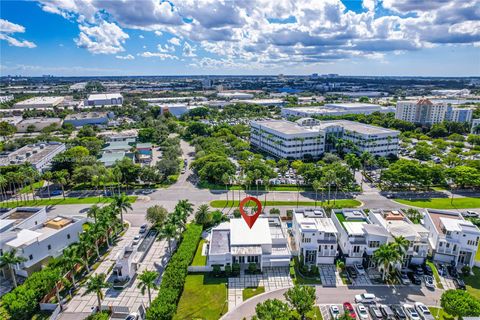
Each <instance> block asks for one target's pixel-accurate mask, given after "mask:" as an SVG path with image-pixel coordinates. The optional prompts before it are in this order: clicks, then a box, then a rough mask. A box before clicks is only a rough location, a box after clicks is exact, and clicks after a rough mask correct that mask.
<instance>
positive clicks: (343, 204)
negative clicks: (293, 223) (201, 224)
mask: <svg viewBox="0 0 480 320" xmlns="http://www.w3.org/2000/svg"><path fill="white" fill-rule="evenodd" d="M259 200H261V199H259ZM260 202H261V203H262V205H265V201H260ZM238 205H239V201H238V200H235V201H232V200H230V201H228V203H227V201H226V200H213V201H211V202H210V206H211V207H212V208H225V207H238ZM296 205H297V201H269V200H267V206H289V207H295V206H296ZM298 205H299V206H302V207H313V206H315V201H298ZM325 205H328V203H327V202H320V201H318V202H317V206H319V207H321V206H325ZM360 205H361V203H360V201H357V200H353V199H347V200H344V199H342V200H336V201H335V204H334V203H333V201H330V206H332V207H333V208H355V207H358V206H360Z"/></svg>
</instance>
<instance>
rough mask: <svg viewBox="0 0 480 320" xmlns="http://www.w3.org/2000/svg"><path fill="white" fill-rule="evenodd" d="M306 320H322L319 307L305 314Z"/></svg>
mask: <svg viewBox="0 0 480 320" xmlns="http://www.w3.org/2000/svg"><path fill="white" fill-rule="evenodd" d="M306 318H307V320H323V317H322V313H321V312H320V308H319V307H313V310H312V311H310V312H308V313H307V317H306Z"/></svg>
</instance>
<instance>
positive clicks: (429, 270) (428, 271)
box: [423, 264, 433, 276]
mask: <svg viewBox="0 0 480 320" xmlns="http://www.w3.org/2000/svg"><path fill="white" fill-rule="evenodd" d="M423 271H425V274H426V275H428V276H433V270H432V268H431V267H430V266H429V265H428V264H426V265H424V266H423Z"/></svg>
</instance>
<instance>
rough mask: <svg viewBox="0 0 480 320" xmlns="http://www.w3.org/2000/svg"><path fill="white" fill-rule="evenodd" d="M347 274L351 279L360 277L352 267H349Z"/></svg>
mask: <svg viewBox="0 0 480 320" xmlns="http://www.w3.org/2000/svg"><path fill="white" fill-rule="evenodd" d="M347 272H348V275H349V276H350V278H352V279H355V278H356V277H357V276H358V273H357V271H356V270H355V268H354V267H351V266H349V267H347Z"/></svg>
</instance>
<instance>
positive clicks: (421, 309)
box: [415, 302, 435, 320]
mask: <svg viewBox="0 0 480 320" xmlns="http://www.w3.org/2000/svg"><path fill="white" fill-rule="evenodd" d="M415 309H416V310H417V312H418V315H419V316H420V318H422V320H435V318H434V317H433V315H432V314H431V313H430V310H429V309H428V307H427V306H426V305H425V304H423V303H421V302H415Z"/></svg>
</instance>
